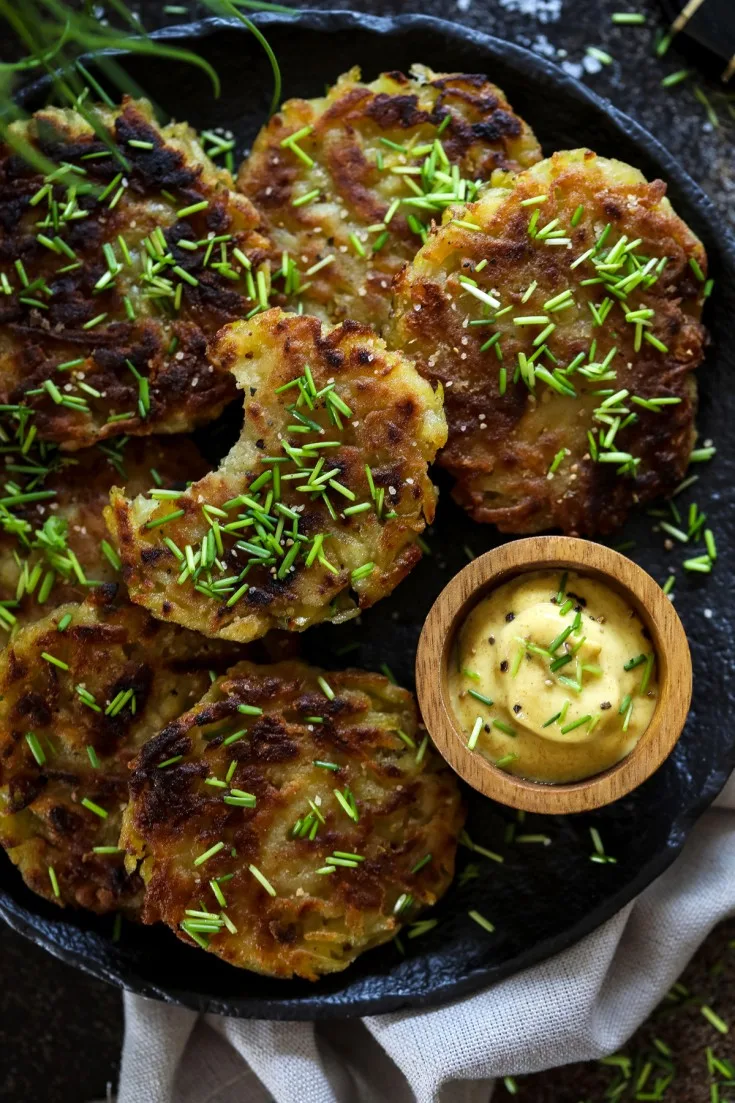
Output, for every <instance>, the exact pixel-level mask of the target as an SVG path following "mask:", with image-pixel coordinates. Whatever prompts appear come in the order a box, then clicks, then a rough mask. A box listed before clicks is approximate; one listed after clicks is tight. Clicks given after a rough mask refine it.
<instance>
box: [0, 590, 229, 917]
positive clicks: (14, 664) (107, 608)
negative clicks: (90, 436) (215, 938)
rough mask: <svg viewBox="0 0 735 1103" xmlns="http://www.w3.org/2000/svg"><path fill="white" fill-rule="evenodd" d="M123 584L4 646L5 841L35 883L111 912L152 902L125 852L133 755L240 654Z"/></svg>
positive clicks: (66, 608) (0, 735) (0, 744)
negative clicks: (129, 597) (146, 605)
mask: <svg viewBox="0 0 735 1103" xmlns="http://www.w3.org/2000/svg"><path fill="white" fill-rule="evenodd" d="M114 592H115V587H114V586H106V587H103V588H101V589H100V590H98V591H96V592H95V594H94V596H92V597H90V598H89V599H88V600H87V601H85V602H84V603H83V604H81V605H62V606H61V607H60V608H59V609H57V610H56V611H55V612H54V613H53V614H52V615H51V616H49V617H47V618H46V619H45V620H43V621H39V622H38V623H37V624H34V625H31V626H30V627H28V628H25V629H24V630H23V631H22V632H21V633H19V635H18V636H17V638H16V639H15V640H13V642H12V643H10V644H9V645H8V646H7V647H6V648H5V650H4V651H3V652H2V653H1V654H0V694H1V695H2V696H0V844H2V846H4V847H5V848H6V850H7V851H8V854H9V855H10V858H11V860H12V861H13V862H14V863H15V865H16V866H18V868H19V870H20V872H21V874H22V876H23V879H24V881H25V882H26V884H27V885H28V886H29V888H31V889H33V891H34V892H37V893H38V894H39V895H41V896H44V897H46V899H47V900H52V901H54V902H55V903H57V904H61V905H72V906H77V907H84V908H89V909H91V910H92V911H94V912H98V913H100V914H102V913H104V912H109V911H113V910H115V909H118V908H121V909H125V910H134V909H135V908H137V907H138V905H139V904H140V899H141V889H142V886H141V883H140V879H139V878H138V877H137V876H136V875H135V874H133V875H132V876H131V875H128V874H127V873H126V872H125V868H124V865H123V859H122V856H121V853H120V851H119V850H118V835H119V831H120V819H121V814H122V808H123V806H124V805H125V803H126V802H127V799H128V776H129V773H128V763H129V762H130V760H131V759H132V758H133V756H134V755H135V753H136V752H137V751H138V750H139V749H140V747H141V746H142V745H143V743H145V741H146V740H147V739H150V738H151V736H153V735H155V734H157V733H158V732H159V731H160V730H161V729H162V728H164V727H165V726H166V725H167V724H169V723H170V722H171V721H172V720H174V719H176V717H177V716H180V715H181V713H182V712H184V711H185V710H186V709H187V708H190V707H191V705H192V704H193V702H195V701H196V700H197V699H198V698H199V697H200V696H201V694H202V693H203V692H204V691H205V689H206V687H207V686H208V685H209V684H210V676H209V673H208V672H209V670H210V668H214V670H215V671H222V670H223V669H224V668H225V667H226V665H227V664H228V663H230V662H232V660H233V657H234V656H233V649H232V648H231V647H229V648H228V647H226V646H224V645H222V644H221V643H218V642H213V641H212V640H205V639H204V638H203V637H201V636H197V635H195V634H194V633H192V632H187V631H185V630H184V629H182V628H177V627H175V626H173V625H164V624H161V623H160V621H156V620H154V619H153V618H152V617H150V616H148V614H147V613H146V612H145V611H144V610H143V609H138V608H136V607H135V606H133V605H130V604H129V603H127V602H124V601H121V602H116V601H115V600H114ZM99 848H102V849H101V850H100V849H99Z"/></svg>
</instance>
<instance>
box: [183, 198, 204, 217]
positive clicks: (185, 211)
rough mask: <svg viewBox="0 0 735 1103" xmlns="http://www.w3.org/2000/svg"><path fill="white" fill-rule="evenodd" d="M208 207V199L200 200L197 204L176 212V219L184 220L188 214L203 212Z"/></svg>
mask: <svg viewBox="0 0 735 1103" xmlns="http://www.w3.org/2000/svg"><path fill="white" fill-rule="evenodd" d="M208 206H209V200H208V199H202V200H201V202H199V203H192V204H191V205H190V206H188V207H182V208H181V210H180V211H177V212H176V217H177V218H186V217H187V216H188V215H190V214H196V213H197V212H198V211H205V210H206V209H207V207H208Z"/></svg>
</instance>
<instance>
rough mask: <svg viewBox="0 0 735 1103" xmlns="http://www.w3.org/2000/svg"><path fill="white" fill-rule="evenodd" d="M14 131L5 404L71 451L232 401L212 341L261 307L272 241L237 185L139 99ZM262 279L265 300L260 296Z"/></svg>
mask: <svg viewBox="0 0 735 1103" xmlns="http://www.w3.org/2000/svg"><path fill="white" fill-rule="evenodd" d="M88 110H93V112H94V116H95V118H96V125H97V127H98V130H99V131H100V132H101V135H102V136H98V133H96V132H95V129H94V128H93V127H92V125H91V124H90V123H89V122H87V121H86V120H85V119H84V118H83V117H82V115H81V114H80V113H79V112H77V111H72V110H61V109H58V108H46V109H44V110H43V111H39V112H38V113H37V114H36V115H35V116H33V118H32V119H31V120H30V121H29V122H27V123H25V122H24V123H14V124H13V125H12V126H11V128H10V133H11V135H13V138H14V140H15V141H22V142H24V143H26V145H28V144H30V145H31V146H32V147H33V149H34V150H35V151H36V152H37V153H41V154H42V155H43V156H44V157H46V158H47V160H49V161H50V162H53V163H55V164H58V166H59V167H58V168H57V169H56V170H54V171H50V172H49V173H47V174H46V175H45V176H44V175H43V174H42V172H40V171H38V170H37V169H36V168H33V167H31V166H30V165H29V164H28V163H27V162H26V161H25V160H24V159H23V158H22V157H21V156H19V155H18V153H16V152H14V151H13V149H12V148H11V147H10V146H1V147H0V279H1V280H2V289H3V290H4V291H5V294H2V295H0V329H1V330H2V337H0V401H2V402H5V403H7V402H11V403H16V402H23V403H26V404H29V405H30V406H31V407H32V408H33V409H34V410H35V411H36V422H35V423H36V427H37V429H38V433H39V436H40V437H41V438H43V439H46V440H53V441H57V442H59V443H61V444H63V445H64V446H65V447H68V448H78V447H81V446H84V445H89V444H93V443H94V442H95V441H98V440H103V439H104V438H106V437H111V436H116V435H119V434H121V433H134V434H136V435H147V434H149V433H180V432H186V431H188V430H190V429H192V428H193V427H195V426H196V425H200V424H203V423H204V422H207V421H210V420H212V419H213V418H215V417H217V416H218V414H219V413H220V412H221V411H222V409H223V408H224V406H225V404H226V403H227V402H228V401H229V400H230V399H232V398H233V397H234V388H233V387H232V381H231V379H230V378H229V377H228V376H227V374H226V373H224V374H222V373H217V372H215V371H213V370H212V368H211V365H210V364H209V362H208V361H207V356H206V345H207V339H208V338H209V337H210V336H212V335H213V334H214V333H215V332H216V331H217V330H218V329H219V328H220V326H222V325H224V324H225V323H226V322H230V321H232V320H233V319H235V318H241V317H243V315H244V314H246V313H248V312H249V310H251V309H252V308H254V307H256V305H257V301H258V298H259V297H260V298H267V264H266V263H265V261H266V255H267V248H268V242H267V241H265V239H264V238H263V237H262V235H261V234H259V233H258V232H257V231H256V229H255V228H256V226H257V224H258V222H259V216H258V214H257V213H256V211H255V209H254V208H253V206H252V204H251V203H250V202H249V200H247V199H246V198H245V196H244V195H239V194H237V193H236V192H235V191H234V190H233V182H232V178H231V177H230V174H229V173H228V172H227V171H226V170H224V169H220V168H217V167H216V166H215V165H214V164H213V163H212V162H211V161H210V160H209V158H208V157H206V156H205V154H204V152H203V150H202V147H201V145H200V144H199V141H198V139H197V136H196V134H195V132H194V131H193V130H192V129H191V128H190V127H189V126H187V125H186V124H184V123H174V124H171V125H169V126H166V127H163V128H161V127H159V126H158V124H157V123H156V121H155V118H154V116H153V112H152V109H151V107H150V105H149V104H148V103H146V102H145V101H139V102H136V101H133V100H130V99H126V100H125V101H124V102H123V105H122V107H120V108H117V109H114V110H113V109H110V108H106V107H96V108H94V109H88ZM256 277H257V279H259V280H260V281H261V282H262V288H260V289H259V288H258V287H257V286H256V282H255V281H256Z"/></svg>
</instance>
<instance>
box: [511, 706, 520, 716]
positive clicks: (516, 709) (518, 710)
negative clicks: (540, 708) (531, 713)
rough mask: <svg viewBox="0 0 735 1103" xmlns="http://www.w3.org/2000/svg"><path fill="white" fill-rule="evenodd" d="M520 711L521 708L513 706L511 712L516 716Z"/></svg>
mask: <svg viewBox="0 0 735 1103" xmlns="http://www.w3.org/2000/svg"><path fill="white" fill-rule="evenodd" d="M520 711H521V706H520V705H513V712H514V713H515V714H516V716H517V715H518V713H519V712H520Z"/></svg>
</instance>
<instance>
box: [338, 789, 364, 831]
mask: <svg viewBox="0 0 735 1103" xmlns="http://www.w3.org/2000/svg"><path fill="white" fill-rule="evenodd" d="M333 792H334V795H335V797H336V798H337V801H338V802H339V804H340V805H341V807H342V809H343V811H345V812H346V813H347V815H348V816H349V817H350V819H351V820H354V821H355V823H357V822H358V821H359V819H360V816H359V813H358V811H357V809H356V808H355V807H354V805H353V804H352V803H351V802H350V800H349V799H348V798H347V797H346V796H345V794H344V793H342V792H341V791H340V790H339V789H334V790H333ZM348 792H349V790H348ZM353 800H354V798H353Z"/></svg>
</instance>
